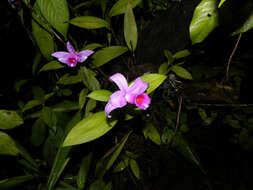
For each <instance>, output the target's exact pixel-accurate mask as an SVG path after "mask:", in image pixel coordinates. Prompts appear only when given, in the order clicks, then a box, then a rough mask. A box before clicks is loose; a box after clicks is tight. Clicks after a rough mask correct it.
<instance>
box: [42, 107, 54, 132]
mask: <svg viewBox="0 0 253 190" xmlns="http://www.w3.org/2000/svg"><path fill="white" fill-rule="evenodd" d="M42 119H43V121H44V122H45V123H46V124H47V125H48V126H49V127H51V128H54V127H56V123H57V117H56V115H55V113H54V112H53V110H52V109H51V108H49V107H46V106H44V107H43V109H42Z"/></svg>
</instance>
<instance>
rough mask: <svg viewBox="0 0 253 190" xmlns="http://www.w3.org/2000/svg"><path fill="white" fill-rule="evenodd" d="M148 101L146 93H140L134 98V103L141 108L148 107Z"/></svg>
mask: <svg viewBox="0 0 253 190" xmlns="http://www.w3.org/2000/svg"><path fill="white" fill-rule="evenodd" d="M150 102H151V101H150V98H149V96H148V95H147V94H146V93H143V94H140V95H138V96H136V98H135V105H136V106H137V107H139V108H141V109H143V110H146V109H147V108H148V107H149V104H150Z"/></svg>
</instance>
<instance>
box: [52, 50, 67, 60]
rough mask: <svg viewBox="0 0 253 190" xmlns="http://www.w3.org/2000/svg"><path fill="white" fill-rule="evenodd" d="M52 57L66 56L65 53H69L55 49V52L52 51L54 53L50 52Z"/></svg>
mask: <svg viewBox="0 0 253 190" xmlns="http://www.w3.org/2000/svg"><path fill="white" fill-rule="evenodd" d="M51 55H52V56H53V57H56V58H58V59H59V58H62V57H64V56H67V55H69V53H68V52H65V51H57V52H54V53H52V54H51Z"/></svg>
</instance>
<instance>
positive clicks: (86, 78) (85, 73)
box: [79, 66, 100, 90]
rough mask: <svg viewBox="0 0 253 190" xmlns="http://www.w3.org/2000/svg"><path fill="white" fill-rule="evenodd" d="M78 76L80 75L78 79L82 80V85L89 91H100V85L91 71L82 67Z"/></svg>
mask: <svg viewBox="0 0 253 190" xmlns="http://www.w3.org/2000/svg"><path fill="white" fill-rule="evenodd" d="M79 75H80V78H81V79H82V81H83V83H84V85H85V86H86V87H87V88H88V89H89V90H97V89H100V84H99V82H98V80H97V79H96V77H95V76H94V74H93V73H92V71H91V70H89V69H87V68H86V67H85V66H83V67H81V68H80V72H79Z"/></svg>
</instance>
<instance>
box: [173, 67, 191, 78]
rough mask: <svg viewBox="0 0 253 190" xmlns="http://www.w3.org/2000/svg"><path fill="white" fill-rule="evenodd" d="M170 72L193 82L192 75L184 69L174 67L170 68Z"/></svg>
mask: <svg viewBox="0 0 253 190" xmlns="http://www.w3.org/2000/svg"><path fill="white" fill-rule="evenodd" d="M170 70H172V71H173V72H174V73H176V75H178V76H179V77H181V78H183V79H189V80H192V76H191V74H190V73H189V72H188V71H187V70H186V69H185V68H183V67H180V66H177V65H174V66H172V67H171V68H170Z"/></svg>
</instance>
